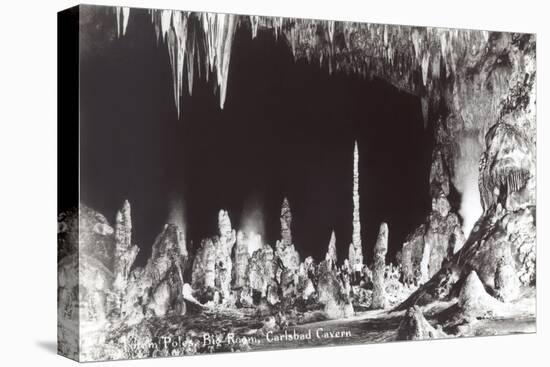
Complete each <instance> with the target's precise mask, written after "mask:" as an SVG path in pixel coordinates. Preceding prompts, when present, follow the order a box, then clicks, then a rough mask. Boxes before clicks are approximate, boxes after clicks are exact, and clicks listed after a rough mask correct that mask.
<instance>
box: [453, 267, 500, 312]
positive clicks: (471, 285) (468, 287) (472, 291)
mask: <svg viewBox="0 0 550 367" xmlns="http://www.w3.org/2000/svg"><path fill="white" fill-rule="evenodd" d="M458 305H459V306H460V308H461V310H462V312H463V313H464V314H465V315H467V316H471V317H479V316H483V315H485V314H487V313H488V312H494V311H495V310H498V309H499V308H500V305H501V303H500V302H499V301H498V300H496V299H495V298H493V297H491V296H490V295H489V294H488V293H487V291H486V290H485V287H484V286H483V284H482V283H481V280H479V277H478V276H477V273H476V272H475V271H471V272H470V274H469V275H468V276H467V277H466V279H465V281H464V284H463V285H462V289H461V290H460V294H459V296H458Z"/></svg>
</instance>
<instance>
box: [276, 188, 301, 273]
mask: <svg viewBox="0 0 550 367" xmlns="http://www.w3.org/2000/svg"><path fill="white" fill-rule="evenodd" d="M280 220H281V240H280V241H277V243H276V244H275V251H276V255H277V257H278V258H279V259H280V260H281V263H282V265H283V268H285V269H292V270H297V269H298V267H299V266H300V254H298V251H296V249H295V248H294V244H293V243H292V232H291V226H292V213H291V212H290V204H289V203H288V199H287V198H284V200H283V204H282V205H281V218H280ZM283 270H284V269H283Z"/></svg>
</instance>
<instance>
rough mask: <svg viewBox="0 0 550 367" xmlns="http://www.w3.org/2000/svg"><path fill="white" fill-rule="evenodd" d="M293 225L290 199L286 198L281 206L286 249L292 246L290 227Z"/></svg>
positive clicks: (282, 234) (283, 237)
mask: <svg viewBox="0 0 550 367" xmlns="http://www.w3.org/2000/svg"><path fill="white" fill-rule="evenodd" d="M291 224H292V213H291V212H290V204H289V203H288V199H287V198H284V200H283V204H282V206H281V238H282V243H283V245H284V247H287V246H290V245H291V244H292V233H291V231H290V226H291Z"/></svg>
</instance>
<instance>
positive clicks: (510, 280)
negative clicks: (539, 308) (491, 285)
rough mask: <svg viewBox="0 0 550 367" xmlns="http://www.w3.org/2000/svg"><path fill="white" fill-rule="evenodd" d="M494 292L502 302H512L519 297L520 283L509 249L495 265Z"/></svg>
mask: <svg viewBox="0 0 550 367" xmlns="http://www.w3.org/2000/svg"><path fill="white" fill-rule="evenodd" d="M495 291H496V292H495V293H496V297H497V298H498V299H500V300H501V301H503V302H509V301H512V300H514V299H516V298H517V297H518V295H519V291H520V282H519V278H518V272H517V270H516V262H515V260H514V259H513V258H512V253H511V252H510V248H508V250H507V251H505V253H504V255H503V256H502V257H501V258H500V260H499V261H498V263H497V269H496V273H495Z"/></svg>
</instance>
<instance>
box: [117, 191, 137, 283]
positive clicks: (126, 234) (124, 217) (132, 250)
mask: <svg viewBox="0 0 550 367" xmlns="http://www.w3.org/2000/svg"><path fill="white" fill-rule="evenodd" d="M138 251H139V248H138V247H137V246H132V217H131V209H130V203H129V202H128V200H126V201H124V204H123V206H122V209H121V210H119V211H118V213H117V215H116V224H115V259H114V264H113V265H114V276H115V282H114V287H115V291H116V292H118V293H121V292H123V290H124V288H125V287H126V283H127V280H128V273H129V272H130V267H131V266H132V264H133V263H134V260H135V259H136V256H137V253H138Z"/></svg>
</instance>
